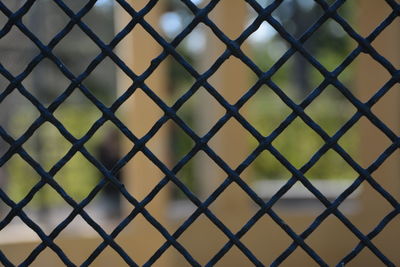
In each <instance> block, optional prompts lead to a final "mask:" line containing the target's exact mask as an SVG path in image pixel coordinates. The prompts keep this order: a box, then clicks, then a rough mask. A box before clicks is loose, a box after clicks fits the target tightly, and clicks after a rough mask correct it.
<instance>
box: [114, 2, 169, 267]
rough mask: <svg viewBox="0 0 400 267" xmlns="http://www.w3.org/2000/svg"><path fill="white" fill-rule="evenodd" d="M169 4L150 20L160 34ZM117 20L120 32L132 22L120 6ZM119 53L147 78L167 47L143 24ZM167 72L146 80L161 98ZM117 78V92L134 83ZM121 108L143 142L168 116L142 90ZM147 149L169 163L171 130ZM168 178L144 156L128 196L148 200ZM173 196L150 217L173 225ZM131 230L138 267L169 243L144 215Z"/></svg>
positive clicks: (155, 204)
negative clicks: (170, 217) (169, 215)
mask: <svg viewBox="0 0 400 267" xmlns="http://www.w3.org/2000/svg"><path fill="white" fill-rule="evenodd" d="M129 2H130V4H131V6H132V7H133V8H134V9H135V10H136V11H139V10H140V9H141V8H142V7H143V6H144V5H145V4H147V1H144V0H141V1H137V0H135V1H129ZM164 4H166V1H160V2H159V3H158V4H157V5H156V6H155V7H154V8H153V9H152V11H151V12H150V13H149V14H147V15H146V17H145V19H146V21H147V22H148V23H149V24H151V25H152V26H153V27H154V28H155V29H156V30H157V31H159V19H160V16H161V14H162V12H163V8H164ZM116 6H117V5H116ZM115 19H116V27H117V28H119V29H121V28H122V27H123V26H125V25H126V24H127V23H128V22H129V21H130V20H131V19H132V18H131V16H129V15H128V14H127V13H126V12H125V11H122V9H121V8H120V7H117V8H116V10H115ZM117 48H118V55H119V56H121V58H123V60H124V62H125V63H126V64H127V65H128V66H129V67H130V68H131V69H132V70H133V71H134V72H135V73H136V74H137V75H140V74H142V73H143V72H144V71H145V70H146V69H147V68H148V67H149V66H150V63H151V60H152V59H153V58H155V57H156V56H158V55H159V54H160V53H161V52H162V47H160V45H158V44H157V43H156V41H155V40H153V38H152V37H151V36H150V35H149V34H148V33H147V32H146V31H145V30H144V29H143V28H142V27H141V26H140V25H137V26H135V28H134V29H133V31H132V32H131V33H130V34H129V35H128V36H126V37H125V38H124V40H123V41H122V42H121V44H119V46H118V47H117ZM166 73H167V68H166V65H165V64H164V65H160V66H159V67H158V68H157V70H156V71H155V73H154V74H156V75H152V76H150V77H149V78H148V79H147V80H146V81H145V83H146V85H147V86H148V87H150V88H151V89H152V90H153V91H155V92H156V93H157V95H158V96H159V97H160V98H162V99H165V97H166V96H167V92H166V90H167V86H166V85H167V77H166ZM118 75H119V76H118V89H119V92H120V94H122V93H123V92H124V91H125V90H126V89H127V88H128V87H129V86H130V85H131V84H132V81H131V80H130V79H129V78H127V77H126V76H125V75H124V74H122V73H121V72H120V73H119V74H118ZM121 108H122V110H123V113H122V114H123V115H122V116H123V117H124V119H125V120H124V122H125V123H126V124H127V126H128V128H129V129H130V130H131V131H132V132H133V133H134V134H135V135H136V136H137V137H139V138H141V137H143V136H144V135H145V134H146V133H147V132H148V131H149V130H150V128H151V127H152V126H153V125H154V123H155V122H156V121H157V120H158V119H159V118H161V117H162V115H163V112H162V111H161V110H160V109H159V108H158V107H157V106H156V104H154V102H153V101H152V100H151V99H150V98H149V97H148V96H146V95H145V93H144V92H143V91H142V90H141V89H140V88H139V89H138V90H137V91H136V92H135V93H134V94H133V95H132V96H131V97H130V98H129V99H128V101H127V103H125V104H124V105H123V106H122V107H121ZM147 147H148V148H149V149H150V150H151V151H152V152H153V153H154V154H155V155H156V156H157V157H158V158H159V159H160V160H161V161H163V162H164V163H165V164H168V128H167V127H165V126H164V127H163V128H161V129H160V130H159V132H158V133H157V134H156V135H155V136H154V137H153V138H152V139H151V141H149V142H148V143H147ZM131 148H132V144H131V143H125V144H124V148H123V150H124V151H125V152H127V151H129V150H130V149H131ZM163 177H164V175H163V174H162V173H161V171H160V170H159V169H158V168H157V167H156V166H155V165H154V164H153V163H151V161H150V160H149V159H148V158H147V157H146V156H145V155H144V154H143V153H142V152H139V153H138V154H136V155H135V157H134V158H133V159H132V160H131V161H130V162H129V163H128V164H127V166H126V167H124V170H123V179H124V183H125V185H126V187H127V189H128V191H129V192H130V193H131V194H132V195H133V196H134V197H135V198H136V199H137V200H138V201H141V200H142V199H144V198H145V197H146V196H147V194H148V193H149V192H150V191H151V190H152V189H153V188H154V187H155V186H156V184H158V183H159V182H160V181H161V179H162V178H163ZM169 197H170V196H169V193H168V190H167V187H165V188H164V189H163V190H162V191H161V192H160V193H159V194H158V195H157V196H156V197H155V199H153V200H152V201H151V202H150V203H149V205H148V206H147V207H146V209H147V210H148V211H149V212H150V213H151V215H152V216H153V217H155V218H156V219H157V220H158V221H159V222H160V223H161V224H162V225H163V226H168V222H167V219H166V216H167V207H168V205H169V201H170V199H169ZM132 209H133V207H132V205H130V204H129V203H126V205H125V211H126V212H125V213H126V214H128V213H129V212H131V211H132ZM127 230H128V231H130V232H131V233H132V234H125V235H123V236H122V239H123V242H125V243H126V246H127V247H128V249H127V250H128V253H129V254H130V255H132V258H133V259H134V260H135V261H136V262H137V263H138V264H139V265H142V264H143V263H145V261H147V260H148V259H149V258H150V257H151V255H152V254H153V253H154V252H155V251H156V250H157V249H158V248H159V247H160V246H161V245H162V244H163V242H164V241H165V238H164V237H163V236H162V235H161V234H160V233H159V232H158V231H157V230H156V229H155V228H154V227H153V226H152V225H150V224H149V222H148V221H146V219H145V218H144V217H143V216H142V215H138V216H137V217H136V218H135V219H134V220H133V222H132V223H131V224H130V225H129V228H128V229H127ZM128 231H126V232H128ZM166 258H167V256H165V255H163V256H162V257H161V258H160V259H159V260H158V261H157V263H158V264H159V266H166V265H167V259H166Z"/></svg>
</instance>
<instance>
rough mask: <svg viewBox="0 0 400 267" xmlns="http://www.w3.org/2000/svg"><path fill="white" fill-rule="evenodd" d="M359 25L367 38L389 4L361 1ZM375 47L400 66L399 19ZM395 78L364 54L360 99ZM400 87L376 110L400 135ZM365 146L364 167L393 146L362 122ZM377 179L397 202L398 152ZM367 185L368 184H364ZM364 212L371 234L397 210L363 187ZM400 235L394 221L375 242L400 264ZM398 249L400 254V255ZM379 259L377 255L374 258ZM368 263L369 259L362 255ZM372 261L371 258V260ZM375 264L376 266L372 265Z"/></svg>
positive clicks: (399, 193)
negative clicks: (399, 239) (388, 215)
mask: <svg viewBox="0 0 400 267" xmlns="http://www.w3.org/2000/svg"><path fill="white" fill-rule="evenodd" d="M358 2H359V4H358V7H359V8H358V14H359V18H358V23H359V24H358V25H359V26H360V33H361V34H362V35H363V36H367V35H368V34H369V33H370V32H371V31H372V30H373V29H374V28H375V27H377V26H378V24H379V23H381V22H382V21H383V19H384V18H386V17H387V16H388V15H389V13H390V11H391V9H390V8H389V7H388V5H387V4H386V3H385V1H358ZM372 45H373V47H374V48H375V49H376V50H377V51H378V52H379V53H380V54H381V55H383V56H384V57H386V58H387V59H388V60H389V61H390V62H391V63H392V64H393V65H394V66H395V67H397V68H398V67H399V65H400V50H399V47H400V23H399V20H398V19H397V20H395V21H394V22H393V23H392V24H391V25H390V26H389V27H388V28H386V29H385V30H384V31H383V32H382V33H381V34H380V35H379V36H378V37H377V39H376V40H375V41H374V42H372ZM390 77H391V75H390V73H389V72H388V71H387V70H385V69H384V68H383V67H382V66H380V65H379V64H378V63H376V62H375V61H374V60H373V59H372V58H371V57H370V56H367V55H365V54H363V55H360V60H359V62H358V65H357V70H356V88H357V91H358V96H359V97H360V99H362V100H363V102H365V101H367V99H369V98H370V97H371V96H372V95H373V94H375V93H376V92H377V91H378V90H379V89H380V88H381V87H382V86H383V85H384V84H385V83H386V82H387V81H388V80H389V79H390ZM399 89H400V87H399V85H398V84H397V85H395V86H393V87H392V88H391V89H390V91H389V92H388V93H387V95H385V96H384V97H383V98H382V99H381V100H380V101H379V102H378V103H376V104H375V106H374V107H373V108H372V111H373V112H374V114H376V115H377V116H378V117H379V118H380V119H381V120H382V121H383V122H384V123H386V124H387V126H389V127H390V128H391V129H392V130H393V131H394V132H395V133H396V134H397V135H398V134H399V132H400V105H399V101H400V90H399ZM360 138H361V142H360V144H361V146H360V155H361V156H362V158H361V159H362V165H363V167H367V166H368V165H370V164H371V163H372V162H373V161H374V160H376V158H377V157H378V155H380V154H381V153H382V152H383V151H384V149H386V148H387V147H388V146H389V145H390V144H391V142H390V140H389V139H388V138H387V137H386V136H385V135H384V134H383V133H382V132H380V130H378V129H377V128H376V127H375V126H373V125H372V124H371V123H370V122H369V121H368V120H367V119H365V118H363V119H362V120H361V131H360ZM373 177H374V178H375V180H376V181H377V182H378V183H379V184H380V185H382V186H383V187H384V188H385V190H387V191H389V192H390V193H391V194H392V195H393V196H394V197H395V198H397V200H399V196H400V153H399V151H397V152H395V153H394V154H393V155H392V156H391V157H390V158H389V159H387V161H386V162H385V163H384V164H383V165H382V166H381V167H380V168H379V169H378V170H377V171H376V172H375V173H374V174H373ZM366 184H367V183H366V182H365V183H364V185H366ZM361 201H362V213H361V214H360V216H359V218H358V219H359V222H358V226H359V227H360V228H361V229H360V230H361V231H363V232H364V233H368V232H370V231H371V230H372V229H373V228H374V227H376V226H377V224H378V223H379V222H380V221H381V220H382V219H383V216H385V215H387V214H388V212H390V211H391V210H393V207H391V206H390V204H388V202H387V201H386V200H384V198H382V197H381V196H380V195H379V194H378V193H377V192H376V191H375V190H374V189H373V188H372V187H370V186H369V185H366V186H364V187H363V192H362V196H361ZM399 234H400V223H399V222H398V220H394V221H393V222H392V223H390V224H389V225H388V226H387V227H386V229H385V230H384V231H383V232H382V233H381V234H380V235H379V236H377V237H376V239H374V243H375V244H376V245H377V246H378V247H379V248H380V249H381V250H382V252H383V253H384V254H385V255H386V256H388V257H389V259H391V260H392V261H394V262H395V263H396V264H400V261H399V260H398V259H399V257H398V254H396V253H397V252H398V250H397V249H396V245H395V243H396V242H397V241H396V240H397V239H398V236H399ZM367 250H368V249H367ZM396 250H397V252H396ZM372 257H373V258H375V257H374V256H372ZM361 258H364V259H365V260H366V261H365V263H367V262H368V257H366V256H365V253H364V257H363V256H362V257H361ZM370 259H371V258H370ZM370 264H372V263H370Z"/></svg>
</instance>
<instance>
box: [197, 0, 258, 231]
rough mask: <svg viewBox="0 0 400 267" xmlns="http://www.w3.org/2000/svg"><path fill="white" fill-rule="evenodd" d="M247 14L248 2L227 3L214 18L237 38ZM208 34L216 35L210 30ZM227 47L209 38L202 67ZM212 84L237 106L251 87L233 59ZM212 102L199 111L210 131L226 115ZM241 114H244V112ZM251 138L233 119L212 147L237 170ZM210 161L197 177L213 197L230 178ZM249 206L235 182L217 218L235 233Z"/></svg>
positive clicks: (217, 208)
mask: <svg viewBox="0 0 400 267" xmlns="http://www.w3.org/2000/svg"><path fill="white" fill-rule="evenodd" d="M247 15H248V10H247V6H246V3H245V2H244V1H227V0H225V1H221V2H220V3H219V4H218V6H217V7H216V9H215V10H213V12H212V14H211V16H210V18H211V19H212V20H213V21H214V22H215V24H216V25H217V26H218V27H219V28H220V29H221V31H223V32H224V33H225V34H226V35H227V36H228V37H229V38H230V39H236V38H237V37H238V36H239V35H240V34H241V32H242V31H243V30H244V27H245V24H246V21H247ZM208 34H213V33H212V32H211V31H209V32H208ZM225 48H226V46H225V45H224V44H223V43H222V42H221V41H220V40H219V39H217V38H216V37H215V36H208V37H207V48H206V50H205V53H204V55H203V57H202V60H203V62H201V63H200V64H203V65H204V66H207V67H209V66H211V65H212V64H213V63H214V61H215V60H216V58H217V57H219V56H220V55H221V54H222V52H223V51H224V49H225ZM203 69H204V68H203ZM208 81H209V82H210V84H211V85H213V86H214V88H215V89H216V90H217V91H218V92H219V93H220V94H221V95H222V96H223V97H224V98H225V99H226V100H227V101H228V102H229V103H231V104H234V103H236V101H237V100H238V99H239V98H240V97H241V96H242V95H243V93H244V92H245V91H246V90H247V89H248V88H249V87H250V82H249V81H250V73H249V70H248V69H247V67H245V65H244V64H243V63H242V62H241V61H240V60H239V59H237V58H236V57H234V56H231V57H230V58H229V59H228V60H227V61H225V63H224V64H223V65H222V66H221V67H220V69H219V70H218V71H217V72H216V73H215V74H214V75H213V76H212V77H211V78H210V79H209V80H208ZM202 90H203V89H202ZM208 99H209V98H206V99H203V100H202V101H199V108H198V111H197V113H198V121H197V122H198V125H199V127H200V128H204V129H210V128H211V126H212V125H213V123H215V122H216V121H217V120H218V119H219V118H220V117H221V116H222V115H223V114H224V113H225V112H222V113H221V109H222V108H221V106H220V104H219V103H217V102H216V101H213V102H211V103H210V101H209V100H208ZM241 113H242V114H243V113H244V111H243V110H241ZM200 132H202V133H205V132H206V131H203V130H201V131H200ZM249 138H250V137H249V134H248V133H247V132H246V130H244V129H243V127H242V126H241V125H240V124H239V123H238V122H237V121H236V119H234V118H231V119H230V120H229V121H228V122H227V123H226V124H225V125H224V126H223V127H222V129H220V131H219V132H218V133H217V134H216V135H215V136H214V137H213V138H212V139H211V140H210V142H209V145H210V147H211V148H212V149H213V150H214V151H215V152H216V153H217V154H218V155H219V156H220V157H221V158H222V159H223V160H224V161H225V162H226V163H227V164H228V165H229V166H230V168H231V169H236V168H237V166H238V165H239V164H240V163H241V162H242V161H243V160H244V159H245V158H246V156H247V155H248V154H249V153H250V150H249ZM209 162H210V161H209V160H207V161H204V162H203V163H200V166H201V167H200V168H199V171H198V174H197V175H198V176H199V179H200V184H201V187H202V192H203V195H204V196H209V195H210V194H211V193H212V192H213V191H214V190H215V189H216V188H217V187H218V186H219V185H220V184H221V183H222V182H223V180H224V179H225V178H226V177H227V175H226V173H224V172H223V171H222V170H221V169H220V168H219V167H217V166H216V165H215V164H214V165H211V164H209ZM247 182H248V181H247ZM249 207H250V202H249V197H247V196H246V193H245V192H243V191H242V189H240V188H239V186H238V185H236V184H235V183H232V184H231V185H230V186H229V187H228V188H227V189H226V190H225V192H223V193H222V194H221V196H220V197H219V198H218V199H217V200H216V201H215V203H214V204H213V205H212V208H214V210H215V212H216V214H217V216H218V215H222V214H223V216H226V220H224V223H226V224H227V226H229V227H230V228H231V230H233V231H234V230H236V229H237V227H240V226H242V225H243V224H244V223H245V217H246V216H247V215H244V214H242V212H246V211H248V210H249ZM228 218H229V219H228Z"/></svg>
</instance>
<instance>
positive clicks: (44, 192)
mask: <svg viewBox="0 0 400 267" xmlns="http://www.w3.org/2000/svg"><path fill="white" fill-rule="evenodd" d="M59 113H60V114H63V115H62V116H61V118H59V119H60V120H61V121H63V123H64V124H65V126H66V128H67V130H69V131H71V132H72V133H74V134H76V136H81V135H83V134H84V133H85V132H86V131H87V127H88V123H89V122H91V123H92V122H93V121H94V120H95V119H97V118H98V113H97V112H94V110H93V109H92V108H89V107H88V106H79V107H76V106H73V105H65V106H61V107H60V110H59ZM30 114H32V112H30V111H29V110H27V109H26V108H20V109H19V110H18V111H17V112H16V113H15V114H14V116H13V117H12V120H11V129H12V131H13V132H18V133H19V132H22V130H21V129H19V127H22V126H23V125H27V124H29V123H31V122H32V121H33V120H34V119H36V118H35V117H33V116H30ZM82 114H84V116H82ZM100 140H101V136H100V135H95V136H93V139H92V140H91V141H90V142H89V143H87V144H86V145H85V147H86V148H87V149H88V150H89V151H95V148H96V146H97V145H98V144H99V141H100ZM23 147H24V149H25V150H26V151H27V152H28V154H29V155H31V156H32V158H34V159H35V160H36V161H38V162H39V163H40V164H41V166H42V167H43V168H44V169H45V170H46V171H49V170H50V169H51V168H52V167H53V165H54V164H55V163H56V162H57V161H58V160H60V159H61V158H62V157H63V156H64V155H65V154H66V153H67V151H68V150H69V148H71V144H70V143H69V142H68V141H67V140H66V139H65V138H64V137H63V136H62V135H61V134H60V133H59V132H58V130H57V129H56V128H55V127H54V126H53V125H51V124H50V123H45V124H43V125H42V126H41V127H40V128H39V129H37V130H36V132H35V134H34V135H33V136H32V137H31V138H30V139H29V140H28V141H27V142H26V143H25V144H24V146H23ZM6 170H7V174H8V184H7V191H8V194H9V195H10V196H11V198H12V199H13V200H14V201H19V200H21V199H23V198H24V197H25V196H26V194H27V193H28V192H29V190H31V189H32V187H33V186H34V185H35V184H36V183H38V182H39V181H40V176H39V175H38V174H37V172H36V171H35V170H34V169H33V168H32V167H31V166H29V164H28V163H26V162H25V161H24V160H23V159H21V158H20V156H18V155H14V156H13V157H12V158H11V160H10V161H9V162H8V163H7V164H6ZM99 176H100V175H99V172H98V171H97V170H96V169H95V168H94V167H93V166H92V165H91V163H89V162H88V161H87V160H86V159H84V157H83V155H81V154H80V152H77V154H75V155H74V157H72V158H71V159H70V160H69V161H68V163H67V164H66V165H64V166H63V167H62V168H61V170H59V172H58V173H57V174H56V175H55V176H54V179H55V180H56V181H57V182H58V183H59V184H60V185H61V186H62V187H63V188H64V190H66V191H67V193H68V194H70V196H71V197H73V198H74V199H75V200H77V201H79V200H81V199H83V198H84V197H86V196H87V194H88V192H89V191H90V190H91V189H92V188H93V187H94V186H95V184H96V183H97V182H98V181H99ZM61 202H63V200H62V199H61V197H60V196H58V195H57V193H56V192H55V191H54V190H53V189H52V188H51V187H50V186H45V187H43V188H42V189H41V190H40V191H39V192H38V193H37V195H36V196H35V197H34V198H33V200H32V202H31V204H30V205H33V206H34V207H38V206H49V205H57V204H60V203H61Z"/></svg>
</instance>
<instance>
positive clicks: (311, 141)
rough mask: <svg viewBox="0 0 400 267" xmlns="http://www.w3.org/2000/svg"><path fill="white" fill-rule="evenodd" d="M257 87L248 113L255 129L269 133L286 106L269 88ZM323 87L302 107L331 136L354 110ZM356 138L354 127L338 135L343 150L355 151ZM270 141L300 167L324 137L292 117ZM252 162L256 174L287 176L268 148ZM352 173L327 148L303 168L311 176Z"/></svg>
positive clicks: (349, 175)
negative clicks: (311, 101)
mask: <svg viewBox="0 0 400 267" xmlns="http://www.w3.org/2000/svg"><path fill="white" fill-rule="evenodd" d="M261 89H262V91H261V92H260V93H259V94H257V95H256V97H255V98H254V101H253V102H252V105H251V106H250V108H249V117H250V119H251V121H252V123H253V125H254V127H255V128H256V129H258V130H259V131H260V132H261V133H263V134H264V135H269V134H271V133H272V132H273V131H274V130H275V129H276V128H277V127H278V125H279V124H280V123H281V122H282V121H283V120H284V119H285V118H286V117H287V115H288V114H289V113H290V110H289V109H288V108H287V107H286V106H285V104H284V103H283V102H281V101H280V100H279V99H277V97H276V96H274V93H273V92H272V90H270V89H268V88H266V87H264V88H261ZM327 90H331V91H332V92H331V91H327V92H325V93H323V94H322V95H320V96H319V97H318V98H317V99H316V100H315V102H313V103H312V104H311V105H310V106H309V107H308V108H307V109H306V110H305V111H306V114H307V115H308V116H310V117H311V118H312V119H313V120H314V121H315V122H317V123H318V124H319V125H320V126H321V127H322V129H323V130H324V131H326V132H327V133H328V134H329V135H331V136H332V135H333V134H334V133H335V132H336V131H337V130H338V129H339V128H340V127H341V126H342V125H343V124H344V123H345V122H346V121H347V120H348V119H349V117H350V116H351V115H353V114H354V108H352V107H351V105H350V104H349V103H346V102H345V101H344V100H343V99H338V98H335V96H334V94H333V93H334V92H333V90H335V89H334V88H329V87H328V88H327ZM252 140H254V139H252ZM357 141H358V138H357V131H352V132H349V133H348V134H346V135H345V136H344V137H343V138H342V139H341V144H342V145H343V146H345V147H346V150H347V152H349V153H350V154H356V153H357V147H358V142H357ZM253 142H255V141H253ZM272 144H273V146H274V147H275V148H276V149H278V150H279V151H280V152H281V154H282V155H283V156H285V158H286V159H288V160H289V161H290V163H291V164H293V165H294V166H295V167H296V168H301V167H302V166H303V165H304V164H305V163H307V162H308V160H310V159H311V157H312V156H313V155H314V153H315V152H317V150H318V149H319V148H321V147H322V146H323V144H324V141H323V139H322V138H321V137H320V136H319V135H318V134H317V133H315V132H314V131H313V130H312V129H311V128H310V127H309V126H307V125H306V124H305V123H304V122H303V121H302V120H301V119H300V118H296V119H295V120H294V121H293V122H292V123H291V124H290V125H289V126H288V127H287V128H286V129H285V130H284V131H283V132H282V133H281V135H280V136H278V137H277V138H276V139H275V140H274V142H273V143H272ZM253 145H257V144H253ZM253 166H254V175H255V177H256V178H260V179H287V178H289V177H290V173H289V172H288V171H287V170H286V169H285V168H284V167H283V165H282V164H281V163H280V162H279V161H278V160H277V159H275V158H274V157H273V156H272V155H271V154H270V153H269V152H265V153H263V154H261V155H260V156H259V158H257V160H256V161H255V162H254V165H253ZM354 176H355V172H354V171H353V170H352V169H351V167H350V166H348V165H347V163H346V162H344V160H343V159H342V158H341V157H340V156H339V155H338V154H337V153H336V152H333V151H331V150H329V152H327V153H326V154H324V155H323V156H322V158H321V159H320V160H319V161H318V163H317V164H316V166H315V167H313V168H311V169H310V170H309V171H308V172H307V177H308V178H311V179H314V178H315V179H345V178H353V177H354Z"/></svg>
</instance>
